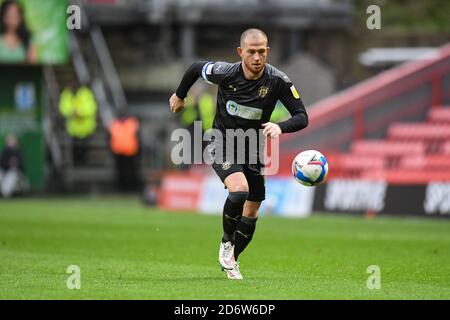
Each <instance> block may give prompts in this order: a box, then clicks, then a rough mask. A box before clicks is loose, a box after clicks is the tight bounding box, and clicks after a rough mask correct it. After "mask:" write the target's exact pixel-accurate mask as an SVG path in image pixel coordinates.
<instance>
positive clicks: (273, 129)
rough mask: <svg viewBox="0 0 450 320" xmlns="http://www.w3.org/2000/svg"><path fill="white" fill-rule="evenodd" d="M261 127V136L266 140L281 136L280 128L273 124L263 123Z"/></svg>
mask: <svg viewBox="0 0 450 320" xmlns="http://www.w3.org/2000/svg"><path fill="white" fill-rule="evenodd" d="M262 127H263V128H264V130H263V134H264V135H265V136H266V138H272V139H275V138H278V137H279V136H280V134H281V128H280V126H279V125H277V124H276V123H273V122H267V123H263V124H262Z"/></svg>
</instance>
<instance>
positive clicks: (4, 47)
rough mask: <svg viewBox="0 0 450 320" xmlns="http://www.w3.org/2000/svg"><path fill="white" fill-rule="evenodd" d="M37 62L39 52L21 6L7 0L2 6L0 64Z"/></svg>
mask: <svg viewBox="0 0 450 320" xmlns="http://www.w3.org/2000/svg"><path fill="white" fill-rule="evenodd" d="M37 61H38V57H37V50H36V47H35V45H34V44H33V39H32V37H31V34H30V31H29V30H28V28H27V26H26V24H25V16H24V13H23V9H22V7H21V5H20V4H19V3H18V2H16V1H13V0H5V1H4V2H3V3H2V4H1V6H0V62H6V63H23V62H26V63H30V64H35V63H37Z"/></svg>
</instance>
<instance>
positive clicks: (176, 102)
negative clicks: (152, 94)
mask: <svg viewBox="0 0 450 320" xmlns="http://www.w3.org/2000/svg"><path fill="white" fill-rule="evenodd" d="M169 105H170V111H172V113H176V112H180V111H181V110H182V109H183V108H184V100H183V99H180V98H178V97H177V95H176V94H175V93H174V94H173V95H172V96H171V97H170V99H169Z"/></svg>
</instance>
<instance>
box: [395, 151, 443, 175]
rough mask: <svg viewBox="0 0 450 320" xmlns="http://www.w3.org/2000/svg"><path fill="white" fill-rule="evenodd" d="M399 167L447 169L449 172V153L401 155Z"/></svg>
mask: <svg viewBox="0 0 450 320" xmlns="http://www.w3.org/2000/svg"><path fill="white" fill-rule="evenodd" d="M400 169H414V170H416V169H417V170H437V171H442V170H448V171H449V172H450V155H430V156H424V157H403V158H402V160H401V162H400Z"/></svg>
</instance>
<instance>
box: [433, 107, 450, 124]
mask: <svg viewBox="0 0 450 320" xmlns="http://www.w3.org/2000/svg"><path fill="white" fill-rule="evenodd" d="M428 121H430V122H433V123H447V124H450V107H439V108H434V109H431V110H430V112H429V113H428Z"/></svg>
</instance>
